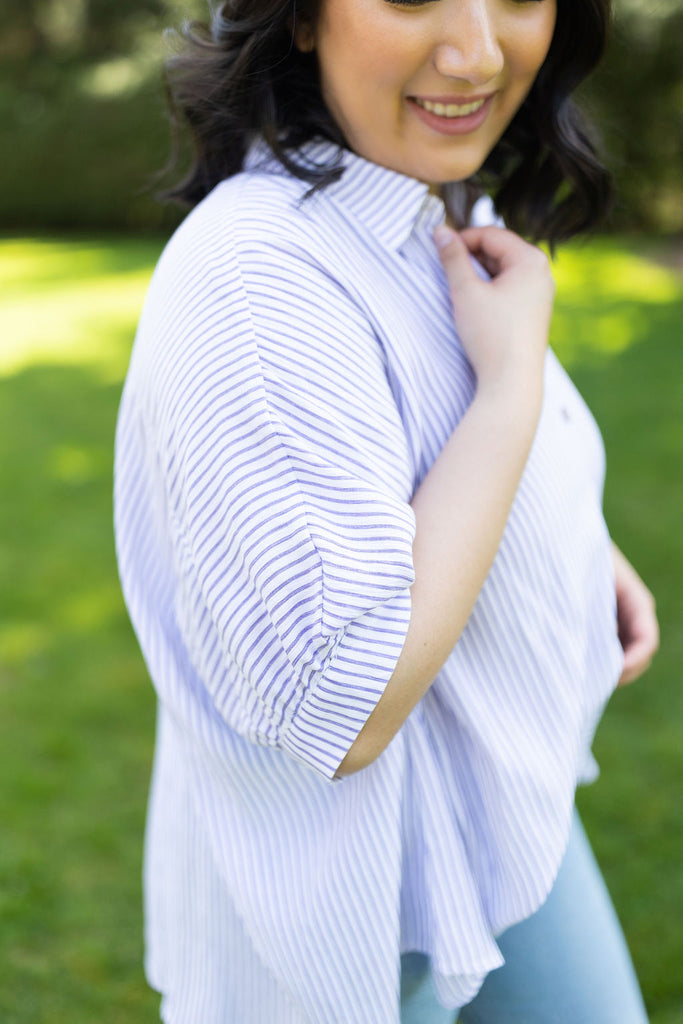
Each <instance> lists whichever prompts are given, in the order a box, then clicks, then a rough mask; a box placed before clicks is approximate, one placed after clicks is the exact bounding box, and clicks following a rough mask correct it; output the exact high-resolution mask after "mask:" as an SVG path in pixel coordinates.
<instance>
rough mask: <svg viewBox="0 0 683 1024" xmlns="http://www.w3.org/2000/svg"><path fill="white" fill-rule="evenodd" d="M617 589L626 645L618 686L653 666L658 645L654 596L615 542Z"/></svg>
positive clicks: (619, 626) (620, 623)
mask: <svg viewBox="0 0 683 1024" xmlns="http://www.w3.org/2000/svg"><path fill="white" fill-rule="evenodd" d="M612 551H613V556H614V574H615V581H616V589H617V624H618V629H619V640H620V642H621V646H622V647H623V649H624V667H623V670H622V673H621V677H620V679H619V686H624V685H625V684H626V683H632V682H633V681H634V679H637V678H638V676H641V675H642V674H643V672H645V671H646V669H648V668H649V667H650V662H651V661H652V659H653V657H654V655H655V654H656V653H657V650H658V648H659V624H658V622H657V614H656V611H655V599H654V597H653V596H652V594H651V593H650V591H649V590H648V588H647V587H646V586H645V584H644V583H643V581H642V580H641V578H640V576H639V575H638V573H637V572H636V570H635V569H634V568H633V566H632V565H631V563H630V562H629V561H628V559H627V558H626V557H625V556H624V555H623V554H622V553H621V551H620V550H619V548H618V547H617V546H616V544H613V545H612Z"/></svg>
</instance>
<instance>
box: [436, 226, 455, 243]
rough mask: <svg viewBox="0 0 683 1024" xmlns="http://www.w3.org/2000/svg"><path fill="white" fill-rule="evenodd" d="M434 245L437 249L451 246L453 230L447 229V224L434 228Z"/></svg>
mask: <svg viewBox="0 0 683 1024" xmlns="http://www.w3.org/2000/svg"><path fill="white" fill-rule="evenodd" d="M433 237H434V245H435V246H436V247H437V249H445V248H446V246H447V245H449V244H450V242H451V239H452V238H453V231H452V230H451V228H449V227H446V225H445V224H439V225H438V227H435V228H434V235H433Z"/></svg>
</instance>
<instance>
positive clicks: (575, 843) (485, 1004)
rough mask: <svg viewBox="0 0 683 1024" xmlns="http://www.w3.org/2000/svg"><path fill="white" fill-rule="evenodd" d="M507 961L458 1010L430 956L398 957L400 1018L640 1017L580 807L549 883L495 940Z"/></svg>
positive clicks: (604, 1023) (462, 1021) (527, 1021)
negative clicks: (437, 979) (447, 1002)
mask: <svg viewBox="0 0 683 1024" xmlns="http://www.w3.org/2000/svg"><path fill="white" fill-rule="evenodd" d="M498 945H499V947H500V949H501V952H502V953H503V956H504V957H505V964H504V965H503V967H500V968H498V970H495V971H492V972H491V973H490V974H489V975H488V976H487V978H486V980H485V982H484V984H483V986H482V988H481V990H480V992H479V994H478V995H477V996H476V997H475V999H474V1000H473V1001H472V1002H471V1003H469V1004H468V1005H467V1006H464V1007H463V1008H462V1009H461V1010H460V1013H459V1015H456V1013H455V1012H454V1011H453V1010H444V1008H443V1007H442V1006H441V1005H440V1003H438V1002H437V999H436V996H435V994H434V988H433V985H432V979H431V974H430V970H429V961H428V959H427V957H425V956H423V954H421V953H407V954H405V955H404V956H403V957H402V958H401V1024H454V1022H455V1021H456V1020H457V1021H458V1024H646V1022H647V1014H646V1011H645V1007H644V1005H643V999H642V996H641V994H640V988H639V986H638V981H637V979H636V976H635V972H634V970H633V965H632V963H631V957H630V955H629V952H628V948H627V946H626V942H625V940H624V936H623V933H622V930H621V926H620V925H619V921H618V919H617V916H616V913H615V911H614V907H613V906H612V901H611V899H610V896H609V893H608V892H607V888H606V887H605V883H604V881H603V878H602V875H601V873H600V869H599V867H598V865H597V863H596V860H595V857H594V856H593V852H592V850H591V848H590V845H589V843H588V840H587V838H586V834H585V832H584V830H583V827H582V825H581V822H580V820H579V817H578V814H576V813H575V816H574V824H573V826H572V831H571V835H570V839H569V846H568V848H567V852H566V854H565V858H564V860H563V862H562V865H561V867H560V871H559V874H558V876H557V879H556V882H555V885H554V887H553V889H552V891H551V893H550V896H549V897H548V899H547V900H546V902H545V903H544V905H543V906H542V907H541V908H540V910H538V911H537V912H536V913H535V914H534V915H533V916H532V917H530V918H528V919H527V920H526V921H522V922H521V923H520V924H517V925H514V926H513V927H512V928H509V929H508V930H507V931H506V932H504V933H503V935H501V936H500V938H499V939H498Z"/></svg>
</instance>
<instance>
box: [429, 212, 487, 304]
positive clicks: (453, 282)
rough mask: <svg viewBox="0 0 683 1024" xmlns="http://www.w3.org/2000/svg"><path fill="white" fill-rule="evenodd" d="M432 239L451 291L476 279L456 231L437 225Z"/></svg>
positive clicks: (467, 253)
mask: <svg viewBox="0 0 683 1024" xmlns="http://www.w3.org/2000/svg"><path fill="white" fill-rule="evenodd" d="M433 238H434V244H435V245H436V248H437V249H438V250H439V256H440V257H441V262H442V264H443V268H444V270H445V271H446V277H447V278H448V283H449V285H450V287H451V290H456V291H457V290H458V289H459V288H460V287H461V286H462V285H464V284H469V283H471V281H472V279H475V280H476V279H477V274H476V271H475V270H474V267H473V266H472V260H471V258H470V251H469V249H468V248H467V246H466V245H465V243H464V242H463V240H462V238H461V237H460V235H459V234H458V232H457V231H454V230H453V228H449V227H447V225H446V224H439V225H438V227H436V228H435V229H434V235H433Z"/></svg>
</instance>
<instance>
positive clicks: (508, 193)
mask: <svg viewBox="0 0 683 1024" xmlns="http://www.w3.org/2000/svg"><path fill="white" fill-rule="evenodd" d="M319 4H320V0H229V2H226V3H221V4H219V5H218V7H217V9H216V10H215V11H214V14H213V17H212V21H211V25H210V26H206V25H202V24H199V23H196V22H193V23H191V24H189V25H187V26H186V27H185V29H184V33H183V34H184V38H185V45H184V47H183V49H182V50H180V51H179V52H178V53H177V54H176V55H175V56H173V57H172V58H171V59H170V60H169V61H168V62H167V65H166V82H167V90H168V97H169V103H170V109H171V115H172V122H173V124H174V132H175V138H176V152H177V144H178V137H179V131H180V126H181V125H182V122H183V121H184V122H185V123H186V124H187V125H189V128H190V131H191V136H192V142H193V159H192V164H191V167H190V169H189V172H188V173H187V175H186V176H185V177H184V178H183V180H182V181H180V182H179V183H178V184H177V185H176V186H175V187H173V188H171V189H169V190H167V191H166V192H165V193H164V196H165V198H170V199H173V200H176V201H179V202H181V203H183V204H185V205H190V206H193V205H195V204H196V203H197V202H199V200H201V199H202V198H203V197H204V196H205V195H206V194H207V193H208V192H210V191H211V189H212V188H213V187H214V186H215V185H216V184H217V183H218V182H219V181H221V180H223V179H224V178H227V177H230V175H232V174H236V173H237V172H238V171H240V170H241V169H242V165H243V161H244V157H245V154H246V151H247V148H248V146H249V144H250V142H251V140H252V139H253V138H254V137H255V136H257V135H260V136H262V137H263V138H264V139H265V140H266V142H267V143H268V145H269V146H270V148H271V149H272V151H273V153H274V154H275V155H276V157H277V158H278V159H279V160H280V161H281V163H282V164H283V165H284V166H285V167H286V168H287V169H288V170H289V171H290V173H292V174H294V175H295V176H296V177H298V178H301V179H302V180H304V181H306V182H308V183H309V184H310V185H311V187H312V189H318V188H321V187H324V186H325V185H327V184H329V183H330V182H332V181H334V180H336V179H337V178H338V177H339V176H340V175H341V174H342V173H343V170H342V168H341V165H340V163H339V161H335V162H332V163H331V164H323V165H317V164H313V163H310V162H306V161H305V159H304V158H303V157H302V155H301V153H300V152H299V147H300V146H301V145H302V144H303V143H305V142H307V141H308V140H310V139H313V138H316V137H317V138H324V139H328V140H331V141H332V142H335V143H337V144H338V146H340V147H344V146H345V140H344V137H343V135H342V133H341V131H340V129H339V128H338V126H337V125H336V124H335V122H334V121H333V119H332V117H331V115H330V113H329V111H328V110H327V107H326V106H325V103H324V101H323V99H322V95H321V90H320V84H319V73H318V64H317V58H316V56H315V53H302V52H300V51H299V50H298V49H297V48H296V46H295V45H294V39H293V34H294V24H295V21H296V19H297V18H305V19H307V20H308V22H309V23H312V24H314V23H315V18H316V15H317V11H318V8H319ZM609 21H610V2H609V0H557V21H556V25H555V32H554V35H553V39H552V43H551V46H550V50H549V52H548V55H547V57H546V59H545V62H544V63H543V66H542V67H541V69H540V71H539V73H538V75H537V77H536V80H535V82H534V85H533V86H532V88H531V91H530V92H529V95H528V96H527V98H526V100H525V101H524V103H523V104H522V106H521V107H520V109H519V110H518V112H517V114H516V115H515V117H514V118H513V120H512V122H511V123H510V125H509V126H508V128H507V130H506V131H505V133H504V135H503V136H502V137H501V139H500V140H499V142H498V143H497V144H496V146H495V147H494V149H493V150H492V152H491V153H490V154H489V156H488V157H487V159H486V161H485V162H484V164H483V166H482V167H481V168H480V170H479V171H478V172H477V174H476V175H475V176H474V178H472V179H470V181H469V182H468V185H469V188H468V192H469V194H470V196H471V197H473V196H475V195H478V194H481V192H482V191H488V192H489V193H490V194H491V195H492V197H493V200H494V203H495V206H496V209H497V211H498V213H500V214H501V215H502V216H503V217H504V219H505V221H506V223H507V224H508V226H509V227H510V228H512V229H513V230H515V231H517V232H519V233H520V234H522V235H526V236H527V237H530V238H532V239H533V240H534V241H542V240H546V241H548V242H549V243H550V245H551V246H553V245H555V243H557V242H559V241H563V240H565V239H567V238H570V237H571V236H573V235H576V234H578V233H580V232H584V231H588V230H590V229H592V228H594V227H595V226H596V225H597V224H598V223H599V222H600V221H601V220H602V219H603V218H604V216H605V215H606V213H607V212H608V210H609V207H610V205H611V199H612V185H611V178H610V175H609V173H608V172H607V170H606V169H605V167H604V166H603V164H602V162H601V160H600V158H599V156H598V153H597V148H596V144H595V141H594V139H593V138H592V133H591V130H590V128H589V126H588V124H587V122H586V120H585V118H584V116H583V114H582V113H581V111H580V110H579V109H578V107H577V106H576V104H575V102H574V100H573V99H572V93H573V92H574V90H575V89H576V87H577V86H578V85H579V84H580V83H581V82H582V81H583V80H584V79H585V78H586V76H587V75H588V74H589V73H590V72H591V71H592V70H593V68H594V67H595V66H596V65H597V63H598V62H599V60H600V58H601V56H602V54H603V51H604V47H605V42H606V37H607V30H608V26H609Z"/></svg>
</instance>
